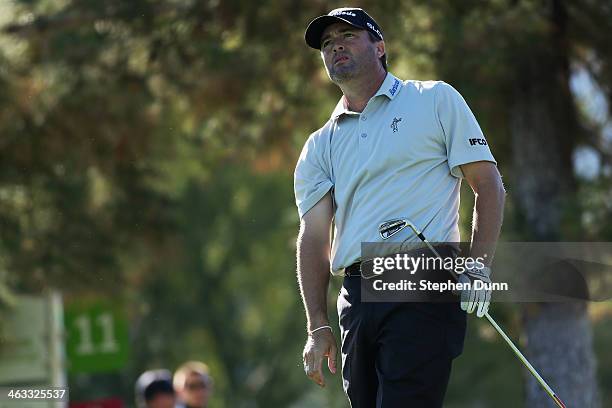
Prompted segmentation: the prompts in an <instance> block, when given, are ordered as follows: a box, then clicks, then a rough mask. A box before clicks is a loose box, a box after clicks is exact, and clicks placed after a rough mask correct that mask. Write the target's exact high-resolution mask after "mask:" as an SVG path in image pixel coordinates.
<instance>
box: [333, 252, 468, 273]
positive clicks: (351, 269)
mask: <svg viewBox="0 0 612 408" xmlns="http://www.w3.org/2000/svg"><path fill="white" fill-rule="evenodd" d="M434 248H435V249H436V251H438V253H439V254H440V255H442V256H453V257H454V256H456V255H457V248H455V247H453V246H451V245H434ZM421 252H431V250H430V249H429V248H427V247H421V248H417V249H414V250H412V251H406V252H405V253H407V254H409V255H410V254H420V253H421ZM393 255H394V254H389V255H387V256H393ZM432 255H433V253H432ZM365 262H367V261H365ZM361 263H362V262H361V261H359V262H355V263H354V264H352V265H350V266H347V267H346V268H345V269H344V276H345V277H348V278H353V277H355V276H357V277H360V276H361Z"/></svg>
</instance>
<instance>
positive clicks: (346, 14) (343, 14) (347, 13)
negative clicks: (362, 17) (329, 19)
mask: <svg viewBox="0 0 612 408" xmlns="http://www.w3.org/2000/svg"><path fill="white" fill-rule="evenodd" d="M329 15H330V16H351V17H357V14H355V13H353V12H352V11H342V10H340V11H333V12H331V13H329Z"/></svg>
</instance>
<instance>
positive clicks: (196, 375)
mask: <svg viewBox="0 0 612 408" xmlns="http://www.w3.org/2000/svg"><path fill="white" fill-rule="evenodd" d="M173 383H174V390H175V391H176V393H177V396H178V399H179V406H180V407H182V408H206V407H208V399H209V398H210V396H211V394H212V384H213V381H212V377H211V376H210V373H209V370H208V366H207V365H206V364H204V363H202V362H200V361H188V362H186V363H184V364H182V365H181V366H180V367H179V368H178V369H177V370H176V372H175V373H174V380H173Z"/></svg>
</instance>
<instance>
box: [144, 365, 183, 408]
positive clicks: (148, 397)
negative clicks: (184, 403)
mask: <svg viewBox="0 0 612 408" xmlns="http://www.w3.org/2000/svg"><path fill="white" fill-rule="evenodd" d="M135 388H136V406H137V407H138V408H174V406H175V403H176V396H175V392H174V388H173V387H172V373H171V372H170V371H168V370H149V371H145V372H144V373H142V374H141V375H140V377H138V380H137V381H136V387H135Z"/></svg>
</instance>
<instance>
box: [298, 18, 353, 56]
mask: <svg viewBox="0 0 612 408" xmlns="http://www.w3.org/2000/svg"><path fill="white" fill-rule="evenodd" d="M334 23H346V24H350V25H352V26H353V27H357V28H360V29H362V30H363V29H364V28H363V27H359V26H358V25H355V24H353V23H351V22H350V21H348V20H345V19H343V18H340V17H336V16H319V17H317V18H315V19H314V20H312V21H311V22H310V24H308V27H307V28H306V32H305V33H304V40H306V44H308V46H310V47H312V48H314V49H315V50H320V49H321V35H323V31H325V29H326V28H327V27H329V26H330V25H332V24H334Z"/></svg>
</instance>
